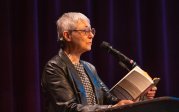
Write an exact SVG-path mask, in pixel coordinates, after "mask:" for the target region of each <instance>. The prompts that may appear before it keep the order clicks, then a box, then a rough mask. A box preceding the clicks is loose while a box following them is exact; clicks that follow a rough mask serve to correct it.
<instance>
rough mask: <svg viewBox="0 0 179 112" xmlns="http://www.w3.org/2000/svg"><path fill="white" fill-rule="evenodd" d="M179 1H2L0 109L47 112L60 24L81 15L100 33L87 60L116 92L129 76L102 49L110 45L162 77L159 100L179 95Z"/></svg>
mask: <svg viewBox="0 0 179 112" xmlns="http://www.w3.org/2000/svg"><path fill="white" fill-rule="evenodd" d="M178 5H179V1H177V0H2V1H0V8H1V10H0V12H1V13H0V14H1V17H0V52H1V55H0V56H1V58H0V62H1V64H0V67H1V78H0V103H1V105H0V110H1V112H42V111H43V109H42V108H43V100H42V99H41V89H40V78H41V74H42V70H43V67H44V65H45V63H46V62H47V61H48V60H49V59H50V58H52V57H53V56H54V55H55V54H57V52H58V50H59V45H58V42H57V33H56V20H57V19H58V18H59V17H60V16H61V15H62V14H63V13H65V12H81V13H83V14H85V15H86V16H87V17H89V19H90V20H91V25H92V27H94V28H95V29H96V31H97V32H96V35H95V37H94V40H93V45H92V50H91V51H90V52H87V53H85V54H84V55H83V56H82V59H83V60H86V61H89V62H90V63H92V64H94V65H95V66H96V69H97V71H98V74H99V76H100V77H101V79H102V80H103V81H104V82H105V84H106V85H107V86H108V87H109V88H110V87H112V86H113V85H114V84H115V83H116V82H117V81H119V80H120V79H121V78H122V77H123V76H124V75H125V74H126V73H127V71H126V70H125V69H123V68H122V67H121V66H120V65H119V64H118V61H117V59H116V58H115V57H113V56H112V55H111V54H108V53H107V52H105V51H104V50H103V49H101V48H100V44H101V43H102V41H107V42H109V43H110V44H111V45H112V46H113V48H115V49H117V50H119V51H120V52H122V53H123V54H125V55H126V56H128V57H129V58H131V59H133V60H134V61H136V62H137V64H138V65H139V66H140V67H141V68H142V69H144V70H145V71H146V72H148V73H149V74H150V75H151V77H160V78H161V81H160V82H159V84H158V91H157V97H159V96H176V97H177V96H178V97H179V90H178V89H177V84H178V78H179V76H178V74H179V70H178V62H179V58H178V57H179V49H178V47H177V45H178V43H179V39H178V37H179V21H178V20H179V13H178V10H179V7H178Z"/></svg>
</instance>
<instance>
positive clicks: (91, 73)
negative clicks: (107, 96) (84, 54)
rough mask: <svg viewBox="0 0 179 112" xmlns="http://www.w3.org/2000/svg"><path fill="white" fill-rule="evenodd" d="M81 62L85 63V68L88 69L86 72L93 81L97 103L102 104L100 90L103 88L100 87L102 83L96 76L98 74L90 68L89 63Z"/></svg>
mask: <svg viewBox="0 0 179 112" xmlns="http://www.w3.org/2000/svg"><path fill="white" fill-rule="evenodd" d="M81 63H82V64H83V66H84V68H85V70H86V73H87V74H88V76H89V78H90V80H91V82H92V85H93V87H94V92H95V95H96V99H97V103H98V104H100V99H101V98H100V94H99V93H100V91H101V88H100V84H99V82H98V79H97V77H96V75H95V74H94V72H93V71H94V70H92V69H90V67H89V65H87V64H86V63H85V62H83V61H81Z"/></svg>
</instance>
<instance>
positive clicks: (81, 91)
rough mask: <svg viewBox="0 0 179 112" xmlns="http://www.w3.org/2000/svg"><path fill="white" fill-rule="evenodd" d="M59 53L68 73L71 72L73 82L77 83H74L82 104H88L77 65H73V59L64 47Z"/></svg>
mask: <svg viewBox="0 0 179 112" xmlns="http://www.w3.org/2000/svg"><path fill="white" fill-rule="evenodd" d="M58 54H59V56H60V57H61V58H62V60H63V61H64V62H65V63H66V65H67V70H68V74H69V77H70V78H72V83H75V84H73V87H74V89H75V92H76V93H75V95H76V96H78V98H80V99H78V100H79V101H81V103H82V104H87V100H86V93H85V89H84V86H83V84H82V82H81V79H80V77H79V76H78V73H77V71H76V69H75V67H74V66H73V64H72V62H71V60H70V59H69V58H68V56H67V55H66V54H65V53H64V52H63V50H62V49H60V51H59V53H58Z"/></svg>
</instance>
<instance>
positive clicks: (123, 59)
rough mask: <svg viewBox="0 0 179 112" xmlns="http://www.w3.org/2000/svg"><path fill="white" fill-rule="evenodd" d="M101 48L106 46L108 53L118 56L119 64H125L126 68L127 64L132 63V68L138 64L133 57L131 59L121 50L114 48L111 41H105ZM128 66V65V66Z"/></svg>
mask: <svg viewBox="0 0 179 112" xmlns="http://www.w3.org/2000/svg"><path fill="white" fill-rule="evenodd" d="M100 47H101V48H104V49H105V50H107V52H108V53H110V54H112V55H113V56H114V57H116V58H117V59H118V60H119V64H120V65H121V66H123V67H124V68H126V67H127V65H130V68H131V69H132V68H134V67H135V66H136V62H134V61H133V60H132V59H129V58H128V57H126V56H125V55H124V54H122V53H121V52H120V51H118V50H116V49H114V48H113V47H112V46H111V45H110V44H109V43H107V42H105V41H103V42H102V43H101V45H100ZM127 68H128V67H127ZM127 70H129V69H127Z"/></svg>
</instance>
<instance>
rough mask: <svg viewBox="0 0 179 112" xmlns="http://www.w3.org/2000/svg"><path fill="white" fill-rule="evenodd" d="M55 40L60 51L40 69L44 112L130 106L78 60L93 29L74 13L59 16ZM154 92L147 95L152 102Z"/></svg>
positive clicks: (89, 44) (88, 22) (88, 47)
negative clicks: (42, 69)
mask: <svg viewBox="0 0 179 112" xmlns="http://www.w3.org/2000/svg"><path fill="white" fill-rule="evenodd" d="M57 30H58V31H57V32H58V39H59V41H60V42H61V44H62V47H61V49H60V51H59V53H58V55H56V56H54V57H53V58H52V59H51V60H50V61H48V63H47V64H46V66H45V68H44V72H43V75H42V87H43V90H44V93H45V95H46V96H47V97H46V98H47V106H46V108H47V110H48V112H66V111H68V112H69V111H72V112H75V111H83V112H89V111H93V112H94V111H96V110H99V109H105V108H109V107H114V106H120V105H125V104H130V103H133V101H130V100H120V99H117V98H116V97H114V96H113V95H111V94H110V93H109V90H108V88H107V87H106V86H105V84H104V83H103V82H102V81H101V80H100V78H99V77H98V75H97V72H96V70H95V67H94V66H93V65H92V64H90V63H88V62H86V61H82V60H80V56H81V55H82V54H83V53H84V52H87V51H90V50H91V45H92V41H93V38H94V35H95V29H94V28H91V25H90V21H89V19H88V18H87V17H86V16H85V15H83V14H81V13H76V12H69V13H65V14H63V15H62V16H61V17H60V18H59V19H58V21H57ZM154 95H155V91H150V94H149V97H150V98H153V97H154Z"/></svg>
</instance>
